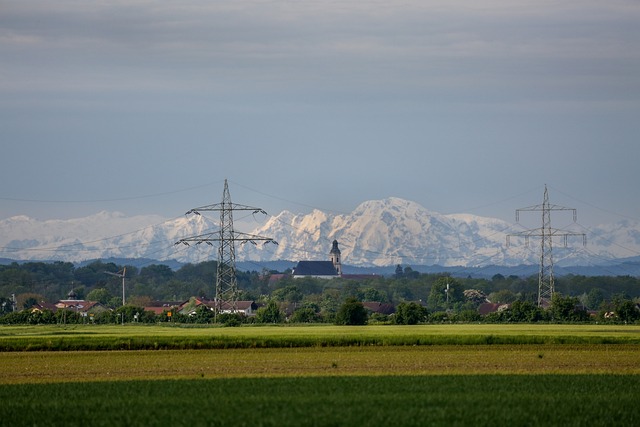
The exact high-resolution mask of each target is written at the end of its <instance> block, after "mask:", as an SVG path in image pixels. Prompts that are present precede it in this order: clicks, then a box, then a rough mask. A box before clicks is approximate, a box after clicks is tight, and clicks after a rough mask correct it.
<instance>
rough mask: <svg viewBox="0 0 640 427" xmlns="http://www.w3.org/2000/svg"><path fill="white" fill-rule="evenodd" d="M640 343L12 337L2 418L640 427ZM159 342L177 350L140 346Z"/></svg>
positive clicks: (344, 331) (375, 329) (603, 330)
mask: <svg viewBox="0 0 640 427" xmlns="http://www.w3.org/2000/svg"><path fill="white" fill-rule="evenodd" d="M639 338H640V327H638V326H611V325H608V326H601V325H588V326H582V325H507V326H504V325H495V326H493V325H437V326H433V325H425V326H422V325H421V326H365V327H336V326H310V327H290V326H287V327H276V326H274V327H241V328H179V327H164V326H162V327H161V326H133V325H125V326H76V327H67V328H64V327H59V326H58V327H56V326H46V327H36V326H32V327H17V326H15V327H14V326H12V327H0V345H2V346H3V348H5V349H9V350H11V351H2V352H0V402H2V404H1V405H0V420H2V424H3V425H65V426H69V425H86V424H92V425H127V426H128V425H135V424H138V425H187V424H188V425H231V424H234V425H247V426H249V425H251V426H260V425H264V426H275V425H319V426H323V425H332V426H338V425H349V426H350V425H376V426H377V425H385V424H393V425H403V426H404V425H562V426H566V425H576V426H577V425H625V426H629V425H640V405H637V403H636V402H637V399H638V397H637V396H640V340H639ZM149 342H158V343H167V344H166V345H162V346H157V348H160V349H158V350H150V349H143V350H139V349H136V348H147V345H148V343H149ZM47 343H48V344H47ZM171 343H178V344H177V345H175V344H174V345H172V344H171ZM211 343H216V344H215V345H213V344H211ZM47 346H49V347H50V348H51V349H52V350H55V351H48V350H46V347H47ZM65 348H69V349H74V350H73V351H61V350H64V349H65ZM84 348H88V349H90V350H83V349H84ZM114 348H115V350H114ZM121 348H125V349H124V350H123V349H121ZM128 348H133V349H132V350H128ZM162 348H166V349H162ZM180 348H182V349H180ZM24 350H32V351H24ZM33 350H40V351H33ZM106 350H108V351H106Z"/></svg>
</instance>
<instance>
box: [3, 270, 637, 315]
mask: <svg viewBox="0 0 640 427" xmlns="http://www.w3.org/2000/svg"><path fill="white" fill-rule="evenodd" d="M124 268H126V277H125V287H126V289H125V293H126V302H127V305H126V306H124V307H122V280H121V279H120V278H118V277H115V276H113V274H108V273H118V272H121V271H122V270H123V269H124ZM275 273H278V272H275V271H266V270H263V271H260V272H258V271H251V272H238V275H237V278H238V288H239V292H240V294H239V296H238V299H240V300H252V301H256V302H258V303H259V304H260V305H261V308H260V309H259V310H258V314H259V315H258V316H256V317H255V318H253V319H251V320H250V321H257V322H262V323H278V322H282V321H284V320H285V319H287V320H290V321H295V322H335V323H342V324H351V323H353V322H356V321H355V320H352V317H353V318H354V319H355V318H360V319H362V318H363V316H362V311H361V310H360V306H361V305H362V303H365V302H378V303H384V304H390V305H393V306H394V307H395V314H394V315H393V316H392V317H389V316H388V315H385V314H380V313H373V314H372V313H367V316H366V321H369V322H390V321H391V322H396V323H409V324H410V323H416V322H426V321H431V322H443V321H479V320H485V321H494V322H522V321H530V322H535V321H587V320H589V314H588V313H589V312H594V311H595V312H598V313H599V316H600V318H601V320H605V317H604V316H605V315H607V314H609V315H610V313H614V314H613V315H612V318H613V319H616V320H617V321H621V319H624V321H631V322H633V321H637V320H638V319H637V317H638V318H640V311H638V310H637V303H638V302H639V300H640V279H639V278H636V277H631V276H615V277H614V276H601V277H586V276H577V275H576V276H571V275H569V276H563V277H558V278H556V284H555V286H556V291H557V296H556V299H555V300H554V303H553V304H552V307H551V308H550V309H548V310H541V309H539V308H538V307H537V306H536V301H537V290H538V278H537V276H536V277H519V276H514V275H511V276H507V277H505V276H503V275H500V274H496V275H495V276H493V277H492V278H491V279H484V278H471V277H467V278H457V277H451V276H450V275H447V274H424V273H418V272H416V271H414V270H412V269H411V267H404V268H403V269H397V270H396V273H395V274H394V275H393V276H371V277H367V278H363V279H358V280H351V279H344V278H339V279H332V280H322V279H314V278H299V279H293V278H292V277H291V276H287V275H286V274H285V276H284V278H282V279H280V280H278V281H271V280H270V278H271V276H272V275H273V274H275ZM285 273H287V272H285ZM215 274H216V262H215V261H206V262H202V263H198V264H185V265H183V266H182V267H181V268H179V269H177V270H172V269H171V268H169V267H168V266H165V265H162V264H152V265H148V266H145V267H141V268H137V267H134V266H131V265H116V264H115V263H111V262H107V263H105V262H102V261H94V262H92V263H89V264H87V265H85V266H81V267H75V266H74V265H73V264H72V263H68V262H53V263H45V262H28V263H12V264H9V265H3V266H0V308H1V310H2V311H1V312H0V313H1V314H4V315H6V314H8V313H10V312H13V311H14V310H15V311H22V310H23V309H28V308H29V307H31V306H33V305H34V304H35V303H39V302H42V301H44V302H49V303H54V302H56V301H58V300H60V299H66V298H67V295H68V294H69V293H70V292H73V294H74V295H75V298H76V299H85V300H89V301H97V302H100V303H101V304H102V305H104V306H105V307H110V308H112V309H113V311H109V312H108V314H104V315H103V316H104V317H105V319H103V320H104V321H105V323H110V322H117V321H118V320H122V321H153V322H155V321H165V320H166V321H169V320H171V321H182V322H185V323H187V322H197V323H210V322H211V321H212V319H211V318H209V317H210V313H207V312H206V310H201V312H200V313H196V316H195V317H194V316H191V317H189V318H185V319H182V318H179V317H174V318H173V319H166V318H165V319H163V318H158V316H156V317H152V316H151V315H150V314H148V313H143V312H142V311H141V310H142V308H143V307H145V306H149V305H151V304H152V303H153V301H172V302H178V301H187V300H189V298H191V297H201V298H208V299H212V298H213V296H214V286H215ZM14 297H15V298H14ZM486 301H491V302H492V303H497V304H505V305H506V304H509V305H510V308H509V309H508V310H502V311H499V312H496V313H492V314H490V315H488V316H485V317H484V318H483V319H480V318H479V313H478V306H479V305H480V304H481V303H483V302H486ZM127 307H129V308H127ZM131 307H133V308H131ZM561 307H562V308H561ZM634 307H636V308H635V309H634ZM345 310H346V311H345ZM353 310H355V314H354V311H353ZM136 313H137V317H135V314H136ZM151 314H153V313H151ZM56 315H57V313H56ZM636 315H638V316H636ZM14 316H15V315H14ZM47 316H50V315H47ZM174 316H176V314H174ZM358 316H360V317H358ZM165 317H166V316H165ZM592 317H593V316H591V318H592ZM345 319H347V320H345ZM416 319H417V320H416ZM76 320H77V321H86V319H76ZM222 320H223V321H224V322H231V323H235V322H244V321H248V319H238V318H236V317H233V316H232V317H231V318H224V317H223V318H222ZM41 321H42V322H54V321H55V322H60V321H61V319H58V318H48V319H41ZM64 321H73V319H71V318H67V319H64ZM360 321H361V320H358V322H360Z"/></svg>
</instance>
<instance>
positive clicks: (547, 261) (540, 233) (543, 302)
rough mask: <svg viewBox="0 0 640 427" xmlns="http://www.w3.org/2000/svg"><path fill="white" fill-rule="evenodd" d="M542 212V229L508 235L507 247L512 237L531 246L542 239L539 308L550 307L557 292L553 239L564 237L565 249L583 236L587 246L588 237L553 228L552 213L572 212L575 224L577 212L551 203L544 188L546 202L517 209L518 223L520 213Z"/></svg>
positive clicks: (583, 242)
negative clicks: (532, 241) (535, 239)
mask: <svg viewBox="0 0 640 427" xmlns="http://www.w3.org/2000/svg"><path fill="white" fill-rule="evenodd" d="M525 211H527V212H536V211H537V212H542V227H540V228H534V229H531V230H525V231H521V232H519V233H513V234H508V235H507V246H509V244H510V240H509V238H510V237H512V236H513V237H524V239H525V244H526V245H529V239H530V238H531V237H540V271H539V273H538V306H539V307H548V306H549V305H550V304H551V298H552V297H553V294H554V292H555V285H554V277H553V256H552V250H553V238H554V237H562V239H563V244H564V247H567V241H568V238H569V236H582V244H583V245H586V244H587V236H586V235H585V234H584V233H574V232H571V231H566V230H558V229H556V228H552V227H551V211H572V212H573V222H575V221H576V220H577V211H576V210H575V209H574V208H566V207H563V206H558V205H552V204H550V203H549V192H548V191H547V186H546V185H545V186H544V200H543V202H542V204H541V205H534V206H529V207H526V208H520V209H516V222H519V221H520V212H525Z"/></svg>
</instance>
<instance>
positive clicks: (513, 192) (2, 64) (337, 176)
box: [0, 0, 640, 227]
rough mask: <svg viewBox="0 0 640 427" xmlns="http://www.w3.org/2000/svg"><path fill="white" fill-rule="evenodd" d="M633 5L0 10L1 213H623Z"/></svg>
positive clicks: (1, 0)
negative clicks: (363, 207) (395, 205)
mask: <svg viewBox="0 0 640 427" xmlns="http://www.w3.org/2000/svg"><path fill="white" fill-rule="evenodd" d="M639 23H640V3H638V2H637V1H636V0H628V1H625V0H620V1H619V0H611V1H607V2H603V1H601V0H599V1H593V0H565V1H563V2H557V1H555V0H554V1H550V0H549V1H546V0H536V1H527V0H524V1H513V0H488V1H484V2H478V1H471V0H469V1H465V0H463V1H455V2H452V1H450V0H442V1H430V0H404V1H402V0H399V1H393V2H390V1H378V0H375V1H368V0H358V1H356V0H341V1H331V0H322V1H320V0H318V1H315V0H314V1H305V0H298V1H281V0H255V1H253V0H243V1H237V0H217V1H211V0H208V1H199V0H186V1H180V2H169V1H156V0H126V1H124V0H122V1H80V0H77V1H70V0H57V1H55V2H51V1H48V0H20V1H7V0H0V141H1V142H2V145H1V147H2V148H1V150H2V153H1V155H0V182H2V185H1V186H0V219H4V218H8V217H11V216H15V215H27V216H30V217H33V218H37V219H65V218H75V217H82V216H86V215H90V214H94V213H97V212H99V211H103V210H106V211H119V212H122V213H124V214H125V215H147V214H156V215H162V216H164V217H166V218H173V217H177V216H180V215H183V214H184V213H185V212H186V211H187V210H189V209H191V208H194V207H198V206H202V205H208V204H212V203H218V202H220V201H221V197H222V190H223V183H224V180H225V179H228V182H229V188H230V192H231V198H232V201H233V202H235V203H240V204H245V205H250V206H256V207H261V208H263V209H265V210H266V211H267V212H268V213H269V214H278V213H279V212H281V211H283V210H289V211H291V212H294V213H306V212H309V211H311V210H312V209H314V208H318V209H321V210H325V211H330V212H335V213H347V212H351V211H352V210H353V209H354V208H355V207H357V206H358V205H359V204H360V203H362V202H364V201H367V200H377V199H383V198H387V197H400V198H404V199H407V200H412V201H415V202H417V203H419V204H421V205H422V206H424V207H425V208H427V209H429V210H432V211H436V212H440V213H445V214H449V213H470V214H475V215H480V216H489V217H496V218H502V219H505V220H511V221H513V220H514V216H515V210H516V209H518V208H522V207H527V206H531V205H535V204H540V203H542V196H543V191H544V186H545V185H548V188H549V196H550V199H551V202H552V203H554V204H558V205H562V206H567V207H572V208H577V209H578V217H579V219H580V223H581V224H584V225H585V226H587V227H588V226H592V225H596V224H600V223H607V222H615V221H619V220H624V219H634V220H640V197H638V183H640V168H639V167H638V159H640V141H639V140H638V139H639V138H638V137H639V136H640V120H639V119H640V49H638V46H640V25H639Z"/></svg>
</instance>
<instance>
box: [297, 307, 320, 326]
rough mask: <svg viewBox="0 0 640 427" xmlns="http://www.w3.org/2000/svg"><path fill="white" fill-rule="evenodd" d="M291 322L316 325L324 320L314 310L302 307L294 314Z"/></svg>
mask: <svg viewBox="0 0 640 427" xmlns="http://www.w3.org/2000/svg"><path fill="white" fill-rule="evenodd" d="M290 320H291V322H293V323H316V322H320V321H321V320H322V319H321V317H320V315H319V314H318V313H317V312H316V311H315V310H314V309H313V308H311V307H301V308H299V309H297V310H296V311H294V312H293V314H292V315H291V319H290Z"/></svg>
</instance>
